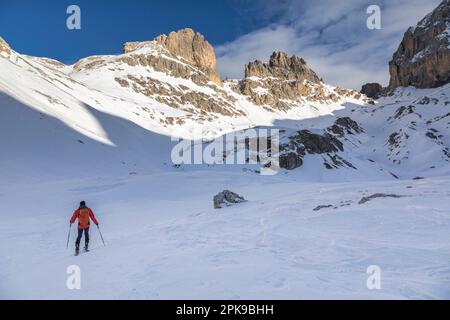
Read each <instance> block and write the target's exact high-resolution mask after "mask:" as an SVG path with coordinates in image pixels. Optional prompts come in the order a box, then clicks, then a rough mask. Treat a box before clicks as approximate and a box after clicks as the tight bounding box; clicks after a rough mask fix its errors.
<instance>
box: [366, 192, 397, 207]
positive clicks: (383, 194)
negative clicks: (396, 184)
mask: <svg viewBox="0 0 450 320" xmlns="http://www.w3.org/2000/svg"><path fill="white" fill-rule="evenodd" d="M402 197H405V196H401V195H398V194H386V193H375V194H372V195H370V196H368V197H362V198H361V200H359V202H358V204H363V203H366V202H369V201H370V200H372V199H375V198H402Z"/></svg>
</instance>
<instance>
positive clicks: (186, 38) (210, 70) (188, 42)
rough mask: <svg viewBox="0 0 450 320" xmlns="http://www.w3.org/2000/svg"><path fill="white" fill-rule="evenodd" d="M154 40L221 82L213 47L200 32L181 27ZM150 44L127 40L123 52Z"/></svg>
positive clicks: (148, 42) (212, 78)
mask: <svg viewBox="0 0 450 320" xmlns="http://www.w3.org/2000/svg"><path fill="white" fill-rule="evenodd" d="M154 41H155V42H156V43H158V44H160V45H161V46H163V47H164V48H166V49H167V50H168V51H169V52H170V53H171V54H172V55H174V56H175V57H176V58H182V59H183V60H185V61H186V63H188V64H190V65H192V66H194V67H196V68H198V69H199V70H201V71H202V72H204V73H205V75H206V76H207V78H208V79H209V80H211V81H213V82H214V83H216V84H218V85H221V84H222V82H221V80H220V76H219V74H218V73H217V70H216V55H215V53H214V48H213V47H212V46H211V44H209V42H208V41H206V40H205V38H204V37H203V35H201V34H200V33H198V32H195V31H193V30H192V29H182V30H179V31H176V32H171V33H170V34H169V35H168V36H167V35H160V36H158V37H156V38H155V39H154ZM150 44H151V42H150V41H145V42H127V43H125V45H124V52H125V53H129V52H132V51H135V50H137V49H139V48H142V47H144V46H148V45H150Z"/></svg>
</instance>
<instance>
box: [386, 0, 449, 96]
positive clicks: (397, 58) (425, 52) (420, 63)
mask: <svg viewBox="0 0 450 320" xmlns="http://www.w3.org/2000/svg"><path fill="white" fill-rule="evenodd" d="M449 36H450V0H444V1H442V2H441V4H440V5H439V6H438V7H437V8H436V9H435V10H434V11H433V12H431V13H430V14H428V15H427V16H426V17H425V18H423V19H422V20H421V21H420V22H419V23H418V24H417V26H416V27H411V28H409V29H408V30H407V31H406V33H405V35H404V36H403V40H402V42H401V43H400V46H399V48H398V49H397V51H396V52H395V53H394V55H393V57H392V60H391V61H390V62H389V72H390V75H391V78H390V82H389V91H393V90H394V89H395V88H397V87H400V86H404V87H406V86H415V87H417V88H434V87H438V86H441V85H444V84H446V83H448V82H450V43H449Z"/></svg>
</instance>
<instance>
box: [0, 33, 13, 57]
mask: <svg viewBox="0 0 450 320" xmlns="http://www.w3.org/2000/svg"><path fill="white" fill-rule="evenodd" d="M0 54H1V55H3V56H6V57H9V56H10V55H11V48H10V46H9V45H8V44H7V43H6V41H5V40H3V38H2V37H0Z"/></svg>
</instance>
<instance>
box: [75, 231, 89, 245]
mask: <svg viewBox="0 0 450 320" xmlns="http://www.w3.org/2000/svg"><path fill="white" fill-rule="evenodd" d="M83 231H84V242H85V243H86V244H87V243H89V228H86V229H78V237H77V242H76V243H75V244H76V246H77V247H78V246H80V241H81V237H82V236H83Z"/></svg>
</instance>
